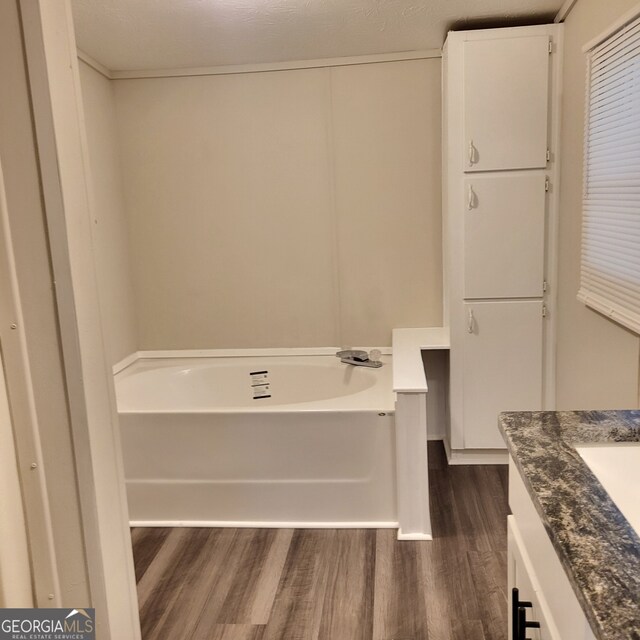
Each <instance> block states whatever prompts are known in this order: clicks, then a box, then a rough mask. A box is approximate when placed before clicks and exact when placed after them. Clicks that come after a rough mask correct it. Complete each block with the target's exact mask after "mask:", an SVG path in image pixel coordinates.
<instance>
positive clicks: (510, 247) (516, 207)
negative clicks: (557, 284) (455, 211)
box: [464, 173, 546, 298]
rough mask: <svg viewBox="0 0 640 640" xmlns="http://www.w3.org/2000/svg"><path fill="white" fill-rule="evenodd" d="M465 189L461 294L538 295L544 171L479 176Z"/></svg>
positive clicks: (541, 260)
mask: <svg viewBox="0 0 640 640" xmlns="http://www.w3.org/2000/svg"><path fill="white" fill-rule="evenodd" d="M465 189H466V208H465V213H464V248H465V251H464V295H465V298H538V297H542V294H543V291H542V282H543V279H544V233H545V208H546V192H545V176H544V175H542V174H540V173H538V174H536V175H524V176H523V175H519V176H512V175H500V176H488V177H485V176H483V177H479V176H478V177H474V178H469V179H468V180H466V181H465Z"/></svg>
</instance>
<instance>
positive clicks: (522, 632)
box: [516, 603, 540, 640]
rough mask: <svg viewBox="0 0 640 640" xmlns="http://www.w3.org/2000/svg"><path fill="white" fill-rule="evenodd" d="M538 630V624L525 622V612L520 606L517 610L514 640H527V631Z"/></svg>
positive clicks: (536, 622)
mask: <svg viewBox="0 0 640 640" xmlns="http://www.w3.org/2000/svg"><path fill="white" fill-rule="evenodd" d="M521 604H522V603H521ZM539 628H540V623H539V622H538V621H536V620H531V621H528V620H527V610H526V609H525V608H524V607H523V606H521V607H520V608H519V609H518V637H517V639H516V640H528V638H527V629H539Z"/></svg>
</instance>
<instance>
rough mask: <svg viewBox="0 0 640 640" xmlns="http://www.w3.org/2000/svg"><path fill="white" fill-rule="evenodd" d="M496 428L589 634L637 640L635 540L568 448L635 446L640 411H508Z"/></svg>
mask: <svg viewBox="0 0 640 640" xmlns="http://www.w3.org/2000/svg"><path fill="white" fill-rule="evenodd" d="M499 423H500V430H501V431H502V434H503V436H504V438H505V441H506V443H507V447H508V448H509V452H510V453H511V456H512V457H513V459H514V462H515V464H516V466H517V468H518V471H519V472H520V475H521V476H522V479H523V480H524V484H525V486H526V488H527V490H528V491H529V494H530V495H531V498H532V500H533V503H534V505H535V507H536V509H537V511H538V514H539V515H540V517H541V519H542V522H543V524H544V526H545V529H546V530H547V533H548V534H549V538H550V539H551V542H552V543H553V546H554V548H555V550H556V553H557V554H558V557H559V559H560V562H561V563H562V565H563V566H564V568H565V571H566V573H567V576H568V578H569V581H570V582H571V584H572V586H573V589H574V592H575V594H576V596H577V597H578V600H579V601H580V604H581V605H582V609H583V611H584V613H585V615H586V617H587V619H588V620H589V622H590V624H591V628H592V630H593V632H594V634H595V635H596V637H597V638H599V639H600V640H623V639H629V640H640V538H639V537H638V534H637V533H636V531H635V530H634V529H633V528H632V527H631V525H630V524H629V523H628V522H627V520H626V519H625V517H624V516H623V515H622V514H621V513H620V511H619V510H618V508H617V507H616V505H615V504H614V503H613V502H612V500H611V498H610V497H609V494H608V493H607V492H606V491H605V489H604V488H603V487H602V485H601V484H600V483H599V482H598V480H597V479H596V477H595V476H594V475H593V473H592V472H591V470H590V469H589V467H588V466H587V465H586V463H585V462H584V461H583V460H582V458H581V457H580V454H579V453H578V452H577V451H576V450H575V448H574V447H575V446H577V445H580V444H587V443H605V442H640V411H535V412H528V411H527V412H508V413H502V414H501V415H500V421H499ZM633 490H635V491H637V493H638V499H639V500H640V487H636V488H634V489H633Z"/></svg>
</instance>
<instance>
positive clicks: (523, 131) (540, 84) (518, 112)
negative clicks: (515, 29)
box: [464, 35, 549, 171]
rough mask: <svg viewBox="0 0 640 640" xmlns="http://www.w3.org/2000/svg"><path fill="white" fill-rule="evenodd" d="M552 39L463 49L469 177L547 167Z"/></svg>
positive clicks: (482, 43)
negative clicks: (485, 173)
mask: <svg viewBox="0 0 640 640" xmlns="http://www.w3.org/2000/svg"><path fill="white" fill-rule="evenodd" d="M548 97H549V36H547V35H539V36H538V35H536V36H529V37H515V38H499V39H495V40H473V41H468V42H465V43H464V132H465V140H464V141H465V145H466V148H465V150H464V153H465V158H466V163H465V164H466V171H492V170H497V169H532V168H540V167H545V166H546V164H547V126H548V106H549V103H548Z"/></svg>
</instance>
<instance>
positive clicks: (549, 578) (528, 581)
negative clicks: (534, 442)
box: [507, 458, 595, 640]
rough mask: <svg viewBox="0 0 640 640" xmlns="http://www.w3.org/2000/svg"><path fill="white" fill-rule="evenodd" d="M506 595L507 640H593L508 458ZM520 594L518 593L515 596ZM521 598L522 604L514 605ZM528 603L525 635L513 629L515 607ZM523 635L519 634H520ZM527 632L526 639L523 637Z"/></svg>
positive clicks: (513, 465)
mask: <svg viewBox="0 0 640 640" xmlns="http://www.w3.org/2000/svg"><path fill="white" fill-rule="evenodd" d="M509 506H510V507H511V511H512V515H510V516H508V518H507V523H508V524H507V539H508V558H507V562H508V577H507V585H508V594H509V598H510V603H509V623H508V624H509V634H508V636H507V637H508V638H509V640H521V639H522V640H524V639H525V638H530V639H531V640H595V636H594V634H593V631H592V630H591V627H590V625H589V622H588V621H587V618H586V616H585V615H584V612H583V611H582V607H581V606H580V603H579V602H578V599H577V597H576V596H575V594H574V591H573V589H572V587H571V584H570V582H569V579H568V578H567V575H566V573H565V571H564V569H563V567H562V565H561V563H560V560H559V558H558V556H557V555H556V552H555V550H554V548H553V545H552V543H551V540H550V539H549V536H548V534H547V532H546V529H545V528H544V525H543V524H542V521H541V520H540V517H539V516H538V514H537V512H536V509H535V506H534V504H533V501H532V500H531V497H530V496H529V494H528V492H527V490H526V488H525V485H524V482H523V481H522V478H521V476H520V474H519V472H518V470H517V468H516V466H515V464H514V462H513V460H512V459H511V458H509ZM514 589H517V592H514ZM516 598H517V600H518V602H517V603H516V602H514V600H515V599H516ZM520 602H524V607H523V608H524V609H525V611H524V615H525V616H526V620H527V621H528V622H529V623H531V622H534V623H535V622H537V623H539V625H540V626H539V628H538V627H535V626H532V627H527V628H526V629H523V628H522V626H521V625H518V621H517V620H516V622H515V623H514V615H515V616H516V617H517V611H518V607H517V606H516V604H518V603H520ZM518 629H519V634H518ZM523 631H526V633H523Z"/></svg>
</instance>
